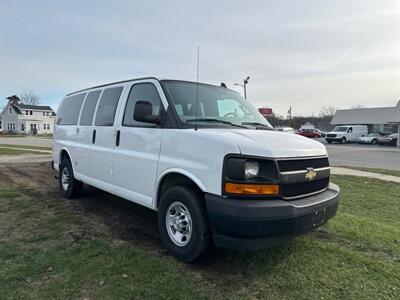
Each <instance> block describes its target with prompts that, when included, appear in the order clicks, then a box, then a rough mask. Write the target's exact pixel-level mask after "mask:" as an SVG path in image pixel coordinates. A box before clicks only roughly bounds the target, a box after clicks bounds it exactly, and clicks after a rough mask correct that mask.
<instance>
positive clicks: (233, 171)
mask: <svg viewBox="0 0 400 300" xmlns="http://www.w3.org/2000/svg"><path fill="white" fill-rule="evenodd" d="M222 176H223V178H222V193H223V194H228V195H235V196H239V195H277V194H279V173H278V169H277V165H276V162H275V161H273V160H269V159H263V158H259V157H253V156H247V155H240V154H229V155H227V156H226V157H225V160H224V168H223V174H222Z"/></svg>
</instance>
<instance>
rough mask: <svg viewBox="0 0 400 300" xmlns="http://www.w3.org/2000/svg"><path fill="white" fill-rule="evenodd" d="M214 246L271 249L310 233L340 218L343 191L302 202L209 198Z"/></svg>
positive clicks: (332, 187)
mask: <svg viewBox="0 0 400 300" xmlns="http://www.w3.org/2000/svg"><path fill="white" fill-rule="evenodd" d="M205 200H206V205H207V210H208V217H209V222H210V226H211V229H212V231H213V239H214V245H215V246H217V247H222V248H231V249H258V248H267V247H272V246H275V245H278V244H280V243H281V242H283V241H286V240H289V239H292V238H294V237H296V236H298V235H300V234H304V233H307V232H309V231H310V230H312V229H314V228H317V227H319V226H320V225H322V224H324V223H326V222H327V221H328V220H329V219H330V218H332V217H333V216H334V215H335V214H336V210H337V207H338V203H339V187H338V186H337V185H335V184H332V183H330V184H329V187H328V189H327V190H325V191H324V192H322V193H320V194H317V195H313V196H309V197H306V198H302V199H298V200H292V201H287V200H238V199H229V198H225V197H221V196H216V195H211V194H206V196H205Z"/></svg>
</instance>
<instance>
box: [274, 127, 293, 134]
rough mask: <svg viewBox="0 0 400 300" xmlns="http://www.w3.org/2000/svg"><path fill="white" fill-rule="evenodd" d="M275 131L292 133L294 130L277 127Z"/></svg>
mask: <svg viewBox="0 0 400 300" xmlns="http://www.w3.org/2000/svg"><path fill="white" fill-rule="evenodd" d="M275 129H276V130H278V131H281V132H289V133H294V129H293V128H292V127H277V128H275Z"/></svg>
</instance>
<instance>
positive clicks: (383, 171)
mask: <svg viewBox="0 0 400 300" xmlns="http://www.w3.org/2000/svg"><path fill="white" fill-rule="evenodd" d="M341 168H348V169H353V170H360V171H367V172H373V173H379V174H385V175H393V176H400V171H397V170H386V169H377V168H365V167H341Z"/></svg>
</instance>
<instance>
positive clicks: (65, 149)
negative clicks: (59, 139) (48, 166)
mask: <svg viewBox="0 0 400 300" xmlns="http://www.w3.org/2000/svg"><path fill="white" fill-rule="evenodd" d="M63 151H65V152H67V154H68V156H69V159H70V160H71V166H72V171H73V172H74V176H75V170H74V161H73V159H72V156H71V153H69V151H68V149H67V148H65V147H64V146H63V147H61V149H60V151H59V152H58V154H57V156H58V165H60V164H61V163H62V161H61V152H63ZM58 168H59V167H58Z"/></svg>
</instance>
